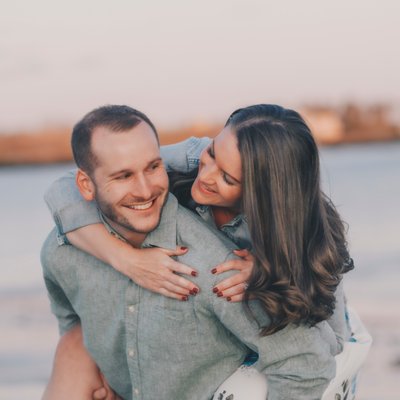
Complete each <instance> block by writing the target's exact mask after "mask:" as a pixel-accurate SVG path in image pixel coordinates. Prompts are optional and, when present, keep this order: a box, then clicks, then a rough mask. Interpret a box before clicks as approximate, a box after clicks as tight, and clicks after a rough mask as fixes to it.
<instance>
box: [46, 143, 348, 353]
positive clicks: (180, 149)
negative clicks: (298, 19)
mask: <svg viewBox="0 0 400 400" xmlns="http://www.w3.org/2000/svg"><path fill="white" fill-rule="evenodd" d="M210 143H211V139H210V138H207V137H203V138H196V137H191V138H189V139H186V140H184V141H182V142H179V143H176V144H172V145H168V146H161V156H162V158H163V161H164V164H165V167H166V169H167V171H171V170H175V171H179V172H183V173H188V172H190V171H193V170H194V169H195V168H197V167H198V166H199V159H200V154H201V152H202V151H203V150H204V149H205V148H206V147H207V146H208V145H209V144H210ZM45 200H46V202H47V204H48V206H49V208H50V211H51V213H52V215H53V218H54V221H55V223H56V226H57V230H58V240H59V243H60V244H63V243H68V241H67V239H66V236H65V233H67V232H70V231H72V230H74V229H78V228H80V227H82V226H85V225H90V224H94V223H99V222H101V221H100V218H99V214H98V211H97V206H96V204H95V203H94V202H87V201H85V200H84V199H83V198H82V196H81V195H80V193H79V191H78V189H77V187H76V185H75V173H74V172H71V173H69V174H67V175H65V176H63V177H61V178H60V179H58V180H57V181H55V182H54V183H53V184H52V185H51V186H50V188H49V189H48V191H47V193H46V195H45ZM196 211H197V213H198V214H199V215H200V217H201V218H202V219H203V220H204V221H205V222H207V224H208V225H209V226H211V227H213V228H215V229H217V227H216V226H215V222H214V218H213V216H212V212H211V209H210V207H208V206H203V205H201V206H198V207H197V208H196ZM220 230H221V231H222V232H223V233H224V234H225V235H226V236H227V237H228V238H229V239H231V240H232V241H233V242H234V243H236V246H237V247H238V248H248V249H251V247H252V246H251V240H250V234H249V229H248V225H247V220H246V217H245V216H244V215H243V214H240V215H238V216H236V217H235V218H234V219H233V220H232V221H230V222H228V223H226V224H224V225H223V226H222V227H221V228H220ZM217 264H218V263H217V262H215V263H214V266H215V265H217ZM193 267H195V268H197V266H196V265H193ZM221 279H222V278H221ZM335 296H336V307H335V311H334V313H333V315H332V316H331V317H330V318H329V320H328V322H329V324H330V325H331V327H332V329H333V330H334V332H335V334H336V338H337V341H338V345H339V349H340V351H341V350H342V349H343V344H344V342H345V341H347V340H349V338H350V336H351V331H350V329H349V326H348V324H347V322H346V317H345V314H346V312H345V309H346V304H345V296H344V291H343V283H340V285H339V286H338V288H337V289H336V293H335Z"/></svg>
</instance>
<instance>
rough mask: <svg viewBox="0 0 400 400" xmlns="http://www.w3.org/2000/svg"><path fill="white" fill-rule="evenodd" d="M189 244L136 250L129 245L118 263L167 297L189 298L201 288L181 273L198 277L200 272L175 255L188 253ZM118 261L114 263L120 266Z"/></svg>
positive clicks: (136, 280)
mask: <svg viewBox="0 0 400 400" xmlns="http://www.w3.org/2000/svg"><path fill="white" fill-rule="evenodd" d="M187 251H188V249H187V248H186V247H180V246H178V247H177V248H176V249H175V250H167V249H163V248H147V249H134V248H132V247H126V248H125V249H124V250H123V251H122V252H120V254H119V256H118V258H119V259H120V260H119V261H117V262H116V264H118V265H120V267H117V266H116V267H117V269H119V270H120V271H121V272H122V273H124V274H125V275H127V276H128V277H129V278H131V279H132V280H133V281H134V282H136V283H137V284H138V285H139V286H142V287H144V288H146V289H148V290H151V291H152V292H156V293H160V294H162V295H164V296H167V297H171V298H174V299H178V300H183V301H186V300H187V299H188V296H189V295H196V294H197V293H198V292H199V291H200V289H199V287H198V286H196V285H195V284H194V283H192V282H191V281H189V280H188V279H186V278H184V277H182V276H180V275H178V274H183V275H188V276H193V277H195V276H197V271H196V270H194V269H193V268H191V267H188V266H187V265H185V264H182V263H179V262H177V261H175V260H174V259H173V258H172V257H174V256H181V255H183V254H185V253H187ZM116 264H114V265H116Z"/></svg>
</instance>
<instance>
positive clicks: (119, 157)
mask: <svg viewBox="0 0 400 400" xmlns="http://www.w3.org/2000/svg"><path fill="white" fill-rule="evenodd" d="M140 125H141V126H140ZM92 152H93V154H94V156H95V157H96V158H97V161H98V166H102V167H105V168H106V169H107V172H109V173H115V172H117V171H120V170H136V169H142V168H145V167H146V166H147V165H148V164H150V163H152V162H153V161H155V160H157V159H159V157H160V149H159V145H158V141H157V139H156V136H155V133H154V131H153V130H152V129H151V127H150V126H149V125H147V124H145V123H141V124H139V125H137V126H135V127H134V128H132V129H130V130H127V131H121V132H113V131H112V130H110V129H109V128H107V127H98V128H96V130H95V131H93V142H92ZM103 172H105V171H104V170H103Z"/></svg>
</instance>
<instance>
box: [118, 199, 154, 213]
mask: <svg viewBox="0 0 400 400" xmlns="http://www.w3.org/2000/svg"><path fill="white" fill-rule="evenodd" d="M155 200H156V198H154V199H152V200H150V201H146V202H142V203H133V204H123V206H124V207H126V208H129V209H131V210H137V211H145V210H148V209H149V208H151V207H152V205H153V204H154V203H155Z"/></svg>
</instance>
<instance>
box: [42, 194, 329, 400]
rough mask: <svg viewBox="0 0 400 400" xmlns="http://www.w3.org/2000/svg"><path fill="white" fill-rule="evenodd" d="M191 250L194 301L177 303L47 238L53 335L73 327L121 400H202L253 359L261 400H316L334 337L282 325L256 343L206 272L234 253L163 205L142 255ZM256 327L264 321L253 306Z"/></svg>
mask: <svg viewBox="0 0 400 400" xmlns="http://www.w3.org/2000/svg"><path fill="white" fill-rule="evenodd" d="M176 245H183V246H187V247H189V249H190V250H189V251H188V252H187V253H186V254H185V255H183V256H180V257H178V260H179V262H183V263H186V264H188V265H195V266H196V268H197V269H198V271H199V276H198V277H197V278H195V279H196V283H197V284H198V285H199V286H200V287H201V291H200V293H199V294H198V295H197V296H190V298H189V301H187V302H179V301H176V300H174V299H170V298H167V297H164V296H161V295H159V294H156V293H153V292H150V291H148V290H145V289H143V288H141V287H139V286H137V285H136V284H135V283H134V282H133V281H131V280H130V279H129V278H127V277H126V276H124V275H122V274H120V273H119V272H117V271H116V270H114V269H113V268H111V267H110V266H108V265H106V264H104V263H102V262H101V261H99V260H97V259H96V258H94V257H92V256H90V255H88V254H86V253H84V252H82V251H80V250H78V249H76V248H74V247H72V246H59V245H58V243H57V240H56V233H55V231H53V232H52V233H51V234H50V236H49V237H48V239H47V241H46V243H45V244H44V247H43V249H42V264H43V270H44V278H45V282H46V286H47V289H48V292H49V297H50V300H51V305H52V310H53V312H54V314H55V315H56V316H57V318H58V321H59V327H60V331H61V333H63V332H65V331H67V330H68V329H70V328H71V327H72V326H74V324H76V323H78V322H80V323H81V324H82V330H83V335H84V343H85V346H86V347H87V349H88V350H89V352H90V354H91V355H92V357H93V359H94V360H95V362H96V363H97V365H98V366H99V367H100V369H101V371H102V372H103V373H104V375H105V376H106V379H107V380H108V382H109V383H110V385H111V387H112V388H113V389H114V390H115V391H116V392H117V393H118V394H119V395H120V396H122V397H123V398H124V399H127V400H131V399H142V400H158V399H163V400H177V399H179V400H189V399H190V400H192V399H194V400H206V399H210V398H211V397H212V395H213V392H214V391H215V390H216V388H217V387H218V386H219V385H220V384H221V382H223V381H224V380H225V379H226V378H227V377H229V376H230V375H231V374H232V373H233V372H234V371H235V370H236V369H237V368H238V367H239V366H240V364H241V363H242V362H243V360H244V358H245V356H246V354H247V353H248V352H249V349H251V350H253V351H256V352H257V353H259V359H258V361H257V363H256V364H255V367H256V368H257V369H259V370H260V371H262V372H264V373H266V374H267V375H266V377H267V378H266V379H267V380H268V387H269V395H268V399H269V400H276V399H299V400H300V399H308V400H309V399H319V398H320V397H321V395H322V393H323V391H324V389H325V388H326V386H327V384H328V382H329V381H330V379H332V377H333V376H334V373H335V362H334V358H333V356H334V355H335V354H336V353H337V342H336V338H335V335H334V333H333V331H332V329H331V328H330V326H329V325H328V324H327V323H326V322H322V323H320V324H318V325H317V326H315V327H312V328H309V327H306V326H298V327H296V326H292V325H289V326H287V327H286V328H285V329H283V330H282V331H280V332H278V333H276V334H274V335H269V336H266V337H260V335H259V328H258V325H257V323H256V322H255V321H254V320H253V319H252V318H250V317H249V316H248V315H247V314H246V312H245V311H244V308H243V304H242V303H229V302H227V301H226V300H224V299H222V298H218V297H217V296H215V294H213V293H212V288H213V287H214V285H215V284H216V279H217V277H215V276H214V275H212V274H211V273H210V269H211V267H212V266H214V265H215V264H216V263H220V262H223V261H225V260H228V259H231V258H234V256H233V255H232V252H231V251H232V249H234V248H235V246H234V245H233V244H232V243H231V242H230V241H229V240H228V239H227V238H226V237H225V236H224V235H223V234H221V233H219V232H217V231H214V230H210V229H209V227H208V226H207V225H206V224H205V223H204V221H202V220H201V219H200V218H198V217H197V216H196V215H194V214H193V213H192V212H190V211H188V210H187V209H185V208H183V207H181V206H179V205H178V204H177V201H176V199H175V198H174V197H173V196H172V195H170V196H169V199H168V202H167V204H166V205H165V207H164V209H163V212H162V216H161V221H160V224H159V226H158V227H157V228H156V229H155V230H154V231H153V232H151V233H150V234H149V235H148V236H147V237H146V239H145V241H144V243H143V247H152V246H161V247H165V248H171V249H175V247H176ZM251 307H252V311H253V312H254V314H255V316H256V317H257V320H258V321H259V322H260V323H261V324H262V325H264V326H265V325H267V324H268V323H269V319H268V316H267V315H265V313H264V312H262V311H261V309H260V308H259V307H258V304H257V303H256V302H253V303H252V306H251Z"/></svg>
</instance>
